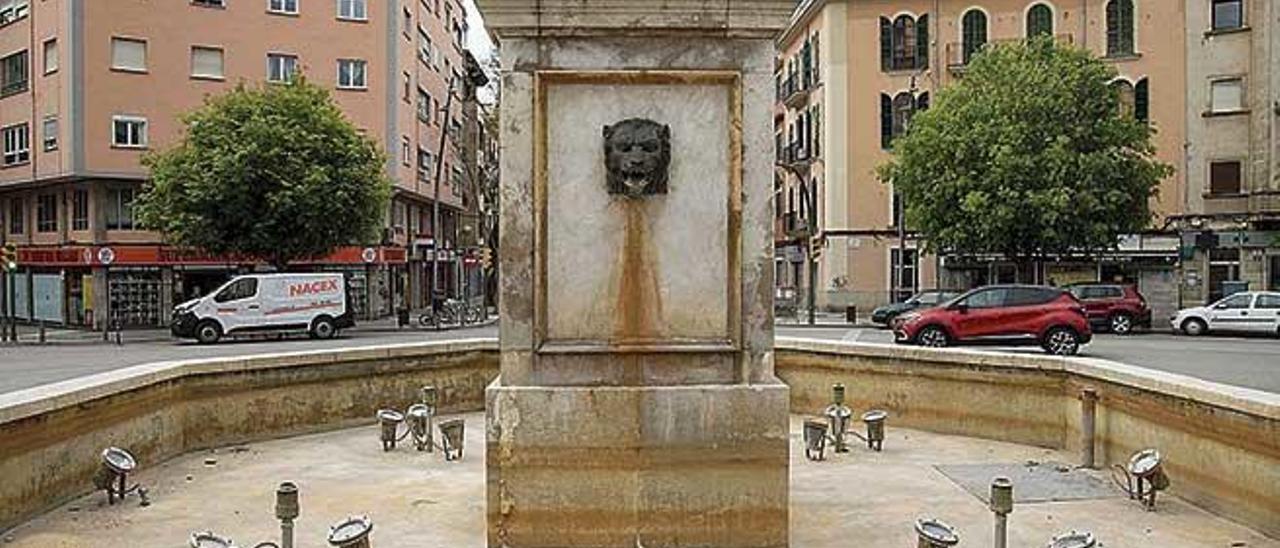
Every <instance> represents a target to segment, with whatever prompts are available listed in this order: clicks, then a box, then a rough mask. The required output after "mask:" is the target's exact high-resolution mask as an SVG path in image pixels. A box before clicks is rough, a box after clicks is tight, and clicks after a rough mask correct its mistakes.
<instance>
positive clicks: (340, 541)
mask: <svg viewBox="0 0 1280 548" xmlns="http://www.w3.org/2000/svg"><path fill="white" fill-rule="evenodd" d="M372 532H373V521H372V520H370V519H369V517H368V516H358V517H350V518H347V519H345V520H343V521H341V522H339V523H338V524H337V525H334V526H333V527H330V528H329V546H335V547H337V548H369V533H372Z"/></svg>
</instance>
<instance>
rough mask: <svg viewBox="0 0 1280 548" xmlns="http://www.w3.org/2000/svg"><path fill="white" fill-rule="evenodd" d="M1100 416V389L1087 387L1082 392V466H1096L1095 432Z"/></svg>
mask: <svg viewBox="0 0 1280 548" xmlns="http://www.w3.org/2000/svg"><path fill="white" fill-rule="evenodd" d="M1097 418H1098V391H1097V390H1095V389H1093V388H1085V389H1084V390H1082V391H1081V392H1080V467H1081V468H1096V467H1097V461H1096V460H1095V449H1096V448H1095V444H1096V442H1095V439H1096V436H1095V432H1096V430H1097Z"/></svg>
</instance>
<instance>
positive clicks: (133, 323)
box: [15, 245, 407, 328]
mask: <svg viewBox="0 0 1280 548" xmlns="http://www.w3.org/2000/svg"><path fill="white" fill-rule="evenodd" d="M406 257H407V256H406V253H405V250H404V249H403V248H397V247H363V248H362V247H343V248H339V249H338V250H336V251H334V252H333V253H331V254H330V255H329V256H327V257H325V258H324V259H322V260H317V261H305V262H299V263H297V264H296V265H294V266H292V267H291V268H290V270H293V271H301V272H306V271H317V270H325V271H340V272H343V273H346V274H347V275H348V276H347V278H348V283H349V284H350V293H351V298H352V305H353V308H354V311H355V313H356V314H357V317H359V318H362V319H371V318H376V317H382V316H385V315H389V314H391V313H392V311H393V310H394V302H395V299H396V298H397V295H396V294H395V293H394V292H393V291H392V289H393V288H395V287H397V285H396V283H395V281H396V280H397V279H398V278H399V277H403V275H404V271H405V264H406ZM18 262H19V265H20V268H21V270H20V271H19V272H18V273H17V274H16V275H15V281H16V285H15V297H16V298H15V302H16V304H17V307H16V309H17V312H18V317H19V318H20V319H23V320H35V321H45V322H48V323H53V324H62V325H69V326H83V327H90V328H98V327H102V326H103V322H106V321H109V322H110V323H111V324H112V325H119V326H120V327H125V328H128V327H162V326H165V325H167V324H168V322H169V316H170V311H171V310H172V309H173V306H174V305H175V304H178V303H181V302H184V301H187V300H190V299H193V298H196V297H198V296H202V295H205V294H208V293H210V292H212V291H213V290H215V289H217V288H218V287H220V286H221V285H222V284H223V283H226V281H227V280H229V279H231V277H233V276H235V275H237V274H242V273H248V272H254V271H264V270H269V269H270V267H268V266H267V265H265V264H263V263H261V262H257V261H252V260H239V259H236V258H230V257H217V256H211V255H208V254H202V253H198V252H192V251H188V250H182V249H178V248H173V247H169V246H158V245H119V246H62V247H57V248H52V247H45V248H41V247H27V248H19V249H18ZM400 285H401V286H402V285H403V284H400ZM400 297H401V298H402V295H401V296H400Z"/></svg>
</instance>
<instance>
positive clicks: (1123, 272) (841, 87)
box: [775, 0, 1186, 313]
mask: <svg viewBox="0 0 1280 548" xmlns="http://www.w3.org/2000/svg"><path fill="white" fill-rule="evenodd" d="M1183 17H1184V13H1183V10H1182V8H1181V6H1179V5H1178V4H1177V3H1172V2H1164V1H1160V2H1157V1H1154V0H1083V1H1082V0H1069V1H1068V0H1045V1H1039V0H984V1H977V2H974V1H972V0H964V1H963V2H959V1H952V0H806V1H805V2H804V3H802V4H801V5H800V7H799V8H798V9H797V11H796V13H795V16H794V17H793V20H792V24H791V27H790V28H789V29H788V30H787V31H786V32H785V33H784V34H783V35H782V36H781V37H780V39H779V41H778V43H779V50H780V52H781V54H780V58H779V62H778V75H779V76H778V82H779V83H778V96H779V103H778V107H777V110H776V112H775V122H776V124H775V125H776V127H777V133H778V135H779V137H778V143H779V157H780V158H781V159H782V163H783V164H786V165H787V167H786V168H785V169H779V182H778V185H777V186H778V196H779V205H778V210H779V225H780V227H782V228H785V227H786V225H787V223H788V222H789V221H788V219H789V218H795V219H805V220H807V221H808V222H809V223H811V224H810V225H804V223H803V222H801V223H800V224H801V226H807V227H809V228H811V229H812V234H813V242H815V248H816V249H817V251H816V252H815V255H816V256H817V257H818V258H817V276H816V282H817V286H816V289H817V295H818V297H817V300H818V304H819V306H820V307H823V308H828V309H843V307H845V306H847V305H855V306H857V307H858V308H859V309H860V310H864V311H865V310H868V309H869V308H871V307H874V306H876V305H879V304H882V303H884V302H887V301H888V300H890V299H891V298H892V296H893V295H894V294H895V293H896V294H897V295H899V296H903V295H907V294H910V293H911V292H914V291H915V290H917V289H920V288H930V287H938V286H942V287H948V288H958V289H965V288H968V287H971V286H974V285H980V284H984V283H996V282H1013V281H1030V280H1034V279H1040V280H1045V281H1048V280H1049V279H1050V278H1052V279H1053V281H1055V282H1057V283H1068V282H1071V281H1080V280H1085V279H1099V278H1102V279H1108V280H1114V279H1123V280H1128V281H1133V282H1135V283H1138V284H1139V285H1140V286H1142V288H1143V290H1144V291H1145V292H1147V293H1149V294H1156V295H1161V296H1163V297H1160V298H1158V299H1153V300H1161V301H1167V303H1165V304H1162V305H1158V308H1160V309H1161V310H1160V311H1158V313H1160V312H1163V309H1165V308H1172V307H1173V306H1176V300H1177V299H1176V296H1175V295H1174V294H1175V293H1176V289H1175V284H1176V276H1175V275H1174V272H1175V271H1174V268H1175V265H1176V262H1177V252H1178V241H1177V237H1176V234H1173V233H1163V232H1161V231H1160V229H1161V228H1162V227H1163V226H1164V219H1166V218H1169V217H1170V216H1172V215H1177V214H1179V213H1181V212H1182V211H1183V202H1182V196H1183V194H1184V192H1183V187H1184V183H1183V178H1182V177H1183V176H1182V170H1181V169H1179V171H1178V173H1177V174H1176V175H1174V176H1173V177H1170V178H1169V179H1168V180H1166V181H1164V182H1163V183H1161V185H1160V189H1159V190H1160V194H1159V196H1158V197H1157V198H1156V199H1155V201H1154V203H1153V207H1154V208H1155V210H1156V211H1157V212H1158V214H1159V217H1160V219H1159V220H1157V221H1156V222H1155V223H1154V225H1153V227H1152V229H1153V230H1152V233H1151V234H1139V235H1133V236H1132V237H1130V238H1127V239H1126V240H1125V242H1124V243H1123V244H1122V246H1121V249H1120V250H1119V251H1118V252H1117V253H1115V254H1114V255H1113V256H1108V257H1106V258H1104V259H1103V260H1100V261H1091V262H1088V263H1070V262H1062V263H1052V264H1045V265H1043V266H1042V267H1040V271H1039V272H1018V269H1017V268H1016V267H1014V266H1013V265H1011V264H1005V263H1002V262H1000V261H999V260H997V259H996V258H978V259H970V260H967V261H963V262H962V261H959V260H955V259H954V258H949V257H942V258H940V257H934V256H930V255H927V254H921V253H917V252H916V248H917V245H918V244H919V242H918V241H917V240H916V238H915V237H914V235H913V234H911V233H910V232H909V231H904V232H906V234H905V238H904V237H903V236H904V234H902V233H901V232H900V231H899V226H898V224H899V223H898V222H897V217H898V215H897V214H896V212H897V211H898V210H899V208H898V207H897V206H898V204H897V203H896V199H895V194H894V192H893V191H892V188H890V187H889V186H888V185H885V184H883V183H881V182H880V181H879V180H878V178H877V177H876V175H875V168H876V166H877V165H879V164H881V163H883V162H884V161H885V160H886V159H887V158H888V155H889V148H890V146H891V143H892V140H893V138H894V137H895V136H896V135H899V134H901V132H902V131H904V129H905V126H906V121H907V120H909V118H910V115H911V113H912V112H914V111H915V110H918V109H924V108H928V105H929V101H930V97H931V96H932V95H933V94H935V93H936V92H937V90H939V89H940V88H942V87H944V86H946V85H947V84H949V83H951V82H953V81H955V80H956V79H957V78H961V77H962V76H963V74H964V70H965V67H966V65H967V62H968V61H969V59H970V58H971V57H972V56H973V55H976V54H978V53H979V52H980V50H981V47H982V46H983V45H984V44H987V43H996V42H1001V41H1009V40H1021V39H1024V38H1025V37H1026V36H1028V35H1029V34H1035V33H1044V34H1050V35H1052V36H1055V37H1056V38H1057V39H1058V40H1060V41H1062V42H1065V43H1069V44H1073V45H1076V46H1079V47H1083V48H1087V49H1089V50H1090V51H1092V52H1094V53H1095V54H1097V55H1098V56H1099V57H1102V58H1103V59H1105V60H1106V62H1108V63H1110V64H1112V65H1113V66H1114V67H1115V68H1116V70H1117V72H1118V73H1119V77H1118V78H1117V80H1116V83H1115V85H1116V86H1117V88H1118V89H1120V90H1121V93H1122V96H1123V97H1124V98H1125V100H1126V102H1127V104H1128V105H1129V108H1130V109H1131V112H1133V114H1134V115H1135V116H1138V117H1140V118H1143V119H1146V120H1149V121H1150V123H1151V124H1153V125H1154V126H1155V127H1156V129H1157V130H1158V134H1157V136H1156V146H1157V147H1158V155H1159V157H1160V159H1161V160H1163V161H1164V162H1167V163H1169V164H1172V165H1174V166H1178V167H1181V166H1182V165H1183V143H1184V141H1185V133H1186V132H1185V126H1186V116H1185V113H1186V104H1185V103H1186V99H1185V94H1184V93H1183V89H1184V87H1185V82H1186V75H1185V67H1186V62H1185V59H1186V48H1185V47H1184V36H1182V35H1181V34H1180V33H1176V32H1168V25H1169V21H1170V20H1174V21H1181V20H1182V19H1183ZM806 52H807V53H806ZM795 143H798V144H797V145H795V146H794V147H793V146H792V144H795ZM795 150H800V151H802V152H801V153H798V154H797V153H794V152H793V151H795ZM802 177H803V178H802ZM806 193H807V194H808V195H810V196H813V197H814V199H813V200H812V202H813V203H814V205H815V206H816V207H815V208H814V210H813V211H809V210H802V209H801V208H800V205H796V206H793V205H792V203H793V202H799V203H801V204H803V201H801V200H792V195H796V196H800V195H804V194H806ZM792 212H794V215H792ZM789 215H790V217H789ZM780 234H781V235H782V236H780V238H779V239H778V242H777V243H778V257H777V261H778V279H779V284H780V285H781V286H794V287H796V288H798V289H797V291H798V292H799V293H801V294H803V289H799V288H803V286H804V285H805V282H806V280H804V279H802V278H804V275H803V270H804V268H803V266H804V265H803V251H804V249H803V245H800V244H801V243H802V241H803V239H804V238H795V237H788V233H787V232H786V231H785V230H784V231H782V232H780ZM796 235H798V233H797V232H795V231H792V232H791V233H790V234H789V236H796ZM901 240H905V246H904V245H902V244H901V243H900V241H901ZM900 248H904V249H905V251H900ZM899 256H902V257H903V258H905V261H904V262H903V268H902V269H901V272H902V274H903V275H902V277H901V280H898V279H897V276H896V273H897V272H899V269H898V268H896V265H897V262H898V260H899ZM797 274H800V275H799V276H798V275H797ZM1148 296H1149V298H1150V297H1151V295H1148Z"/></svg>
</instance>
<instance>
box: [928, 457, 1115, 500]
mask: <svg viewBox="0 0 1280 548" xmlns="http://www.w3.org/2000/svg"><path fill="white" fill-rule="evenodd" d="M934 468H936V469H937V470H938V471H939V472H942V475H944V476H946V477H947V479H950V480H951V481H952V482H954V483H955V484H956V485H958V486H960V488H961V489H964V490H965V491H968V492H969V494H971V495H973V496H975V497H977V498H978V500H980V501H982V502H983V503H984V504H986V503H988V502H989V501H988V500H987V499H988V498H990V495H991V480H992V479H993V478H995V477H997V476H1004V477H1007V478H1009V479H1010V480H1012V481H1013V500H1014V501H1015V502H1020V503H1028V502H1054V501H1066V500H1089V499H1102V498H1112V497H1119V496H1120V492H1119V491H1116V489H1115V488H1113V487H1112V486H1111V485H1109V484H1108V483H1107V482H1106V480H1105V479H1104V478H1102V477H1101V476H1100V475H1099V472H1097V471H1094V470H1082V469H1076V468H1071V467H1070V466H1067V465H1065V464H1062V463H1057V462H1035V461H1028V462H1025V463H995V464H951V465H937V466H934Z"/></svg>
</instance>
